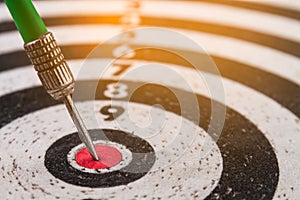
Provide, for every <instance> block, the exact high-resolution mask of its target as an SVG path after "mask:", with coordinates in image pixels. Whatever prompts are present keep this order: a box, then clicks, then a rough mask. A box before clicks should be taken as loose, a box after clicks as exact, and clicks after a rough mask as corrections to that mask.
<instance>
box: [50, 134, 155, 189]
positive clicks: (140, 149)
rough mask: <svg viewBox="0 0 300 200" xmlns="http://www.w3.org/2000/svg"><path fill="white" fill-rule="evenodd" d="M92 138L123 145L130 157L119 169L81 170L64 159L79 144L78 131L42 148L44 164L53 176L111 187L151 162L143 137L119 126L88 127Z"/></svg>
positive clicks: (141, 173)
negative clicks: (122, 129)
mask: <svg viewBox="0 0 300 200" xmlns="http://www.w3.org/2000/svg"><path fill="white" fill-rule="evenodd" d="M89 133H90V134H91V137H92V140H94V141H95V140H107V139H108V140H109V141H112V142H115V143H118V144H122V145H124V146H125V147H126V148H127V149H128V150H130V152H131V153H132V160H131V161H130V163H129V164H128V165H127V166H125V167H124V168H122V169H119V170H116V171H112V172H108V173H102V174H100V173H99V174H94V173H85V172H82V171H80V170H77V169H75V168H74V167H72V166H71V165H70V164H69V163H68V162H67V154H68V153H69V152H70V150H71V149H72V148H74V147H75V146H77V145H79V144H81V143H82V142H81V141H80V139H79V137H78V134H77V133H72V134H70V135H67V136H64V137H62V138H60V139H59V140H57V141H56V142H54V143H53V144H52V145H51V146H50V147H49V148H48V150H47V151H46V155H45V162H44V163H45V166H46V168H47V169H48V171H49V172H50V173H51V174H52V175H53V176H55V177H56V178H58V179H60V180H62V181H65V182H67V183H70V184H73V185H79V186H86V187H92V188H97V187H113V186H119V185H126V184H128V183H131V182H133V181H136V180H138V179H140V178H141V177H143V176H144V175H146V174H147V172H148V171H149V170H150V169H151V167H152V166H153V164H154V162H155V158H156V157H155V152H154V149H153V148H152V146H151V145H150V144H149V143H148V142H147V141H146V140H144V139H142V138H140V137H137V136H135V135H133V134H130V133H126V132H124V131H120V130H110V129H103V130H102V131H99V130H98V129H94V130H89Z"/></svg>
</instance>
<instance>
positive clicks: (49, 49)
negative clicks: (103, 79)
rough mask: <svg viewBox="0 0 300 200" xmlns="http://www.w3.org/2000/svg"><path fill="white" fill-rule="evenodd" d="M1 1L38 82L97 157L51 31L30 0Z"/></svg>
mask: <svg viewBox="0 0 300 200" xmlns="http://www.w3.org/2000/svg"><path fill="white" fill-rule="evenodd" d="M5 3H6V5H7V7H8V9H9V11H10V13H11V15H12V17H13V20H14V22H15V24H16V26H17V28H18V30H19V32H20V34H21V36H22V38H23V41H24V43H25V44H24V48H25V50H26V52H27V55H28V57H29V59H30V61H31V63H32V64H33V65H34V68H35V70H36V71H37V74H38V76H39V78H40V80H41V83H42V85H43V86H44V88H45V89H46V91H47V92H48V93H49V94H50V95H51V96H52V97H53V98H54V99H55V100H60V101H63V102H64V103H65V105H66V107H67V110H68V112H69V114H70V116H71V118H72V120H73V122H74V124H75V126H76V128H77V130H78V134H79V138H80V140H81V141H82V142H83V143H84V144H85V146H86V147H87V149H88V150H89V152H90V154H91V155H92V157H93V158H94V160H99V157H98V155H97V153H96V150H95V147H94V144H93V142H92V140H91V137H90V135H89V133H88V131H87V128H86V127H85V125H84V123H83V120H82V119H81V117H80V115H79V113H78V111H77V109H76V107H75V105H74V102H73V100H72V98H71V95H72V93H73V92H74V85H75V81H74V77H73V75H72V72H71V70H70V68H69V66H68V64H67V63H66V61H65V59H64V56H63V54H62V52H61V49H60V48H59V46H58V45H57V43H56V41H55V39H54V36H53V34H52V33H51V32H48V30H47V28H46V26H45V24H44V22H43V20H42V19H41V17H40V16H39V14H38V13H37V11H36V9H35V8H34V6H33V4H32V2H31V0H14V1H12V0H6V1H5Z"/></svg>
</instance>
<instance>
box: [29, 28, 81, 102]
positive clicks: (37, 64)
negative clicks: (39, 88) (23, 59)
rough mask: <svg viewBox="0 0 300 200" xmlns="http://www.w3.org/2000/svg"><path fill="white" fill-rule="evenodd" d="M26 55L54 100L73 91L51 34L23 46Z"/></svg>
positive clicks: (70, 76) (71, 78)
mask: <svg viewBox="0 0 300 200" xmlns="http://www.w3.org/2000/svg"><path fill="white" fill-rule="evenodd" d="M24 48H25V50H26V52H27V55H28V57H29V59H30V61H31V63H32V64H33V65H34V68H35V70H36V71H37V74H38V76H39V78H40V80H41V82H42V84H43V86H44V88H45V89H46V90H47V92H48V93H49V94H50V95H51V96H52V97H53V98H54V99H56V100H59V99H62V98H63V97H65V96H67V95H70V94H72V93H73V91H74V83H75V82H74V77H73V75H72V72H71V70H70V67H69V66H68V64H67V63H66V61H65V59H64V56H63V54H62V52H61V49H60V48H59V47H58V45H57V43H56V41H55V39H54V37H53V34H52V33H50V32H48V33H46V34H45V35H43V36H41V37H40V38H39V39H37V40H34V41H32V42H29V43H26V44H24Z"/></svg>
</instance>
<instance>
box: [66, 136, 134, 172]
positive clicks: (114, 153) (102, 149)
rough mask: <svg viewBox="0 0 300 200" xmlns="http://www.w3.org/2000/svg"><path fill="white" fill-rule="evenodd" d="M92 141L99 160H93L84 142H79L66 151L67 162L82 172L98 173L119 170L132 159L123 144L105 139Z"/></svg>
mask: <svg viewBox="0 0 300 200" xmlns="http://www.w3.org/2000/svg"><path fill="white" fill-rule="evenodd" d="M93 143H94V145H95V149H96V152H97V153H98V155H99V156H100V160H99V161H94V160H93V158H92V156H91V154H90V153H89V152H88V150H87V149H86V148H85V146H84V144H80V145H78V146H76V147H74V148H73V149H71V151H70V152H69V153H68V158H67V159H68V162H69V164H70V165H71V166H72V167H74V168H76V169H78V170H80V171H82V172H87V173H96V174H99V173H107V172H111V171H115V170H120V169H122V168H123V167H125V166H127V165H128V164H129V163H130V162H131V161H132V154H131V152H130V151H129V150H128V149H127V148H126V147H125V146H124V145H121V144H118V143H115V142H111V141H107V140H98V141H93Z"/></svg>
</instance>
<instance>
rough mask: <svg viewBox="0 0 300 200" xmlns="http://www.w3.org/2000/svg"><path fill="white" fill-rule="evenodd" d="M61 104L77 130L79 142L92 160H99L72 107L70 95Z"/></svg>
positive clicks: (80, 120)
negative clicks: (65, 108) (64, 106)
mask: <svg viewBox="0 0 300 200" xmlns="http://www.w3.org/2000/svg"><path fill="white" fill-rule="evenodd" d="M63 102H64V103H65V105H66V107H67V109H68V111H69V113H70V115H71V118H72V120H73V122H74V124H75V126H76V128H77V130H78V135H79V138H80V140H81V141H82V142H83V143H84V144H85V146H86V148H87V149H88V150H89V152H90V154H91V155H92V156H93V158H94V160H99V157H98V155H97V152H96V149H95V147H94V144H93V142H92V139H91V137H90V135H89V133H88V131H87V129H86V127H85V125H84V123H83V121H82V119H81V117H80V115H79V113H78V111H77V109H76V107H75V105H74V102H73V100H72V98H71V96H70V95H68V96H66V97H64V98H63Z"/></svg>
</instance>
